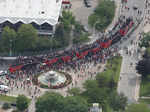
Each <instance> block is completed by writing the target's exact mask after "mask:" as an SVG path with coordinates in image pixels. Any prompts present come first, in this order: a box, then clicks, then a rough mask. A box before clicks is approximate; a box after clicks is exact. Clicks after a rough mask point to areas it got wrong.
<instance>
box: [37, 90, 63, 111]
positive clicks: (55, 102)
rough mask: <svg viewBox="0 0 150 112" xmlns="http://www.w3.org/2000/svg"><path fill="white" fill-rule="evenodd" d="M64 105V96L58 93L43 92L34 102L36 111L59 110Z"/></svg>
mask: <svg viewBox="0 0 150 112" xmlns="http://www.w3.org/2000/svg"><path fill="white" fill-rule="evenodd" d="M64 106H65V103H64V97H63V96H61V95H60V94H58V93H49V92H47V93H45V94H44V95H43V96H41V97H39V98H38V99H37V102H36V112H60V110H62V109H63V108H64Z"/></svg>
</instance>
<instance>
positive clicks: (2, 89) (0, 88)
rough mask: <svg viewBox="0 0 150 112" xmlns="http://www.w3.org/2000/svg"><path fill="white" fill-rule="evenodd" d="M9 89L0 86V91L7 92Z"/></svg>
mask: <svg viewBox="0 0 150 112" xmlns="http://www.w3.org/2000/svg"><path fill="white" fill-rule="evenodd" d="M9 89H10V88H9V87H8V86H6V85H0V91H4V92H8V90H9Z"/></svg>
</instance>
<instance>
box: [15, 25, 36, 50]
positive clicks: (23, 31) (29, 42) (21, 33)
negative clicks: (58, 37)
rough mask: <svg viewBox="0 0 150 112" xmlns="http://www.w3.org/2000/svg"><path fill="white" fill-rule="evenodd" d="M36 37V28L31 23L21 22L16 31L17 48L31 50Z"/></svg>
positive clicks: (34, 45)
mask: <svg viewBox="0 0 150 112" xmlns="http://www.w3.org/2000/svg"><path fill="white" fill-rule="evenodd" d="M37 39H38V35H37V30H36V29H35V28H34V27H33V26H32V25H31V24H22V25H21V27H20V28H19V29H18V32H17V48H18V49H17V50H18V51H19V52H23V51H25V50H33V49H34V48H35V47H36V42H37Z"/></svg>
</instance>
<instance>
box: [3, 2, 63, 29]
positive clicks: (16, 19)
mask: <svg viewBox="0 0 150 112" xmlns="http://www.w3.org/2000/svg"><path fill="white" fill-rule="evenodd" d="M61 4H62V0H0V24H1V25H0V26H1V27H4V26H6V25H10V26H12V25H15V26H19V25H20V24H23V23H24V24H29V23H31V24H32V25H33V26H34V27H36V28H37V29H38V30H40V31H41V30H42V29H43V28H40V27H42V26H44V28H46V27H47V28H48V27H49V28H50V27H53V26H55V25H56V24H57V23H58V18H59V15H60V12H61ZM43 30H44V29H43ZM46 30H48V29H46ZM50 30H52V28H50Z"/></svg>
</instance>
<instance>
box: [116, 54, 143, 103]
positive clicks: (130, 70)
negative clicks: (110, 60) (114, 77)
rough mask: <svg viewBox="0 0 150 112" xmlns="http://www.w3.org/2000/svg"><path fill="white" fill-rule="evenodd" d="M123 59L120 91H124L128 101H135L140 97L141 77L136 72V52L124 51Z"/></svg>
mask: <svg viewBox="0 0 150 112" xmlns="http://www.w3.org/2000/svg"><path fill="white" fill-rule="evenodd" d="M122 56H123V61H122V66H121V72H120V80H119V83H118V88H117V91H118V93H123V94H124V95H125V96H126V97H127V98H128V103H129V104H130V103H135V102H137V101H138V98H139V87H140V77H139V74H138V73H137V72H136V63H137V62H138V60H137V58H135V53H132V54H130V53H129V54H126V53H125V52H122Z"/></svg>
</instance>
